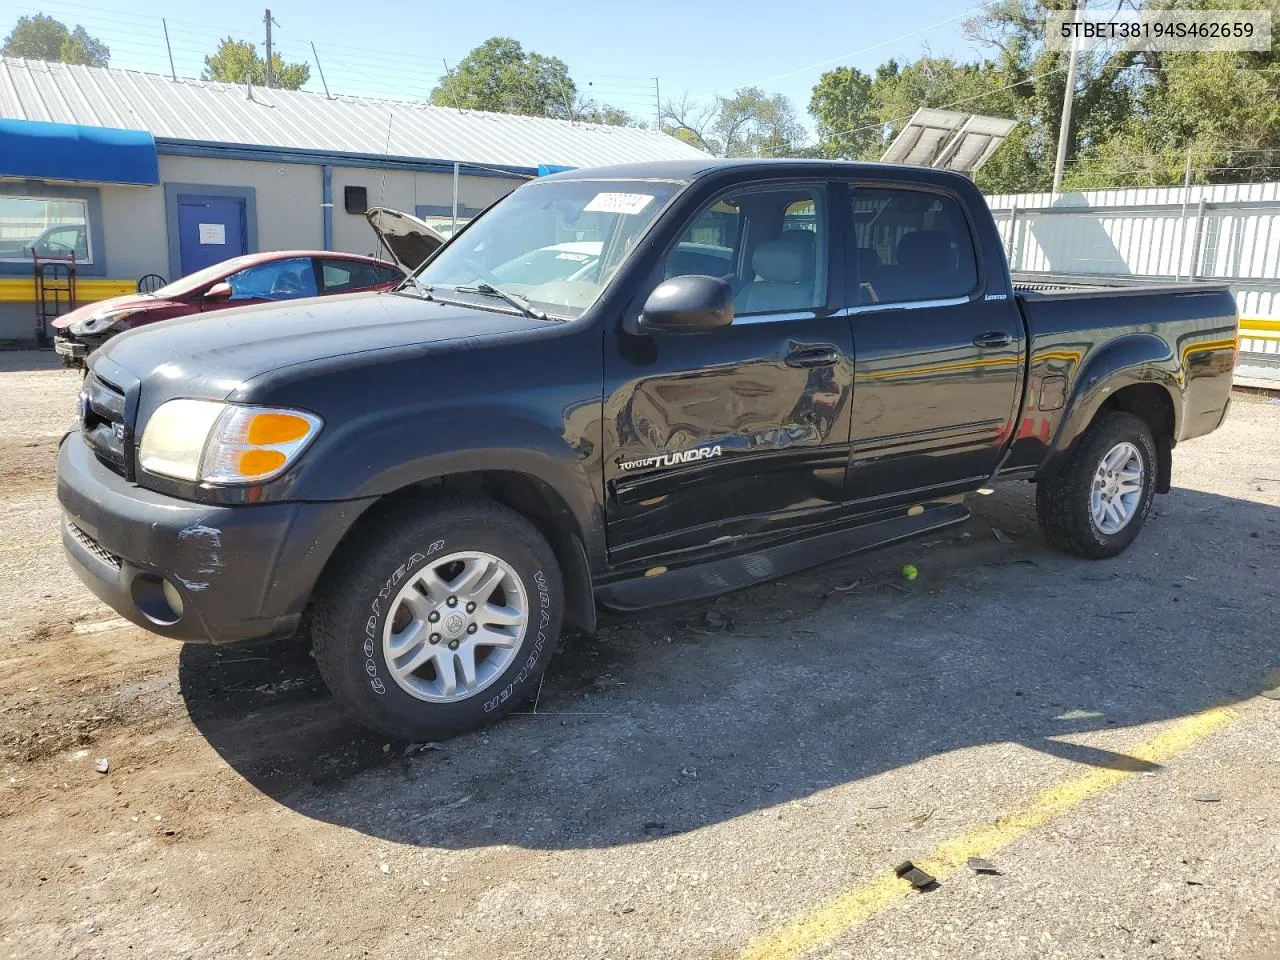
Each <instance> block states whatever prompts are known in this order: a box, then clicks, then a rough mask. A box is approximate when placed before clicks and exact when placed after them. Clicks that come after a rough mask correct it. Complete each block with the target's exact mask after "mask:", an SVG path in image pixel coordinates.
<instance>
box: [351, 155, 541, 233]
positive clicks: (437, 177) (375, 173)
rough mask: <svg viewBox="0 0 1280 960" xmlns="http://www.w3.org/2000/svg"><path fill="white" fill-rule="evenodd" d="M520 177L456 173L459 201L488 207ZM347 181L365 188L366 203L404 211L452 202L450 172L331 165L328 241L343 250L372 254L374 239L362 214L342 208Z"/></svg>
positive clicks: (479, 206) (446, 204)
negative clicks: (331, 235) (330, 215)
mask: <svg viewBox="0 0 1280 960" xmlns="http://www.w3.org/2000/svg"><path fill="white" fill-rule="evenodd" d="M523 182H524V181H523V180H514V179H509V178H506V177H469V176H466V175H463V176H461V177H459V178H458V205H459V206H460V207H478V208H484V207H487V206H488V205H489V204H490V203H492V202H493V201H494V200H497V199H498V198H499V197H502V196H505V195H506V194H508V193H510V192H511V191H512V190H514V189H515V188H516V187H518V186H519V185H520V184H521V183H523ZM346 186H355V187H364V188H365V190H366V191H368V197H369V206H370V207H392V208H394V209H396V210H403V211H404V212H405V213H413V212H414V210H415V209H416V208H417V207H418V206H420V205H426V204H439V205H444V206H449V205H452V203H453V175H452V174H449V173H413V172H411V171H408V170H385V171H383V170H374V169H369V168H358V167H334V169H333V246H334V249H335V250H343V251H346V252H347V253H367V254H376V252H377V248H378V240H377V238H376V237H375V236H374V235H373V231H372V230H371V229H369V224H368V223H367V222H366V221H365V219H364V217H363V216H362V215H360V214H352V213H347V211H346V210H345V209H344V208H343V187H346Z"/></svg>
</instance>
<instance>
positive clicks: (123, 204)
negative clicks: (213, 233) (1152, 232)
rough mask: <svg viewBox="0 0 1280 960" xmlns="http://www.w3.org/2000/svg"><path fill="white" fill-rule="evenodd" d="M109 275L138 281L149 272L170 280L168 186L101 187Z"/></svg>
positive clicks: (103, 230)
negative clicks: (167, 229)
mask: <svg viewBox="0 0 1280 960" xmlns="http://www.w3.org/2000/svg"><path fill="white" fill-rule="evenodd" d="M98 193H99V196H100V197H101V198H102V227H103V229H102V240H103V246H105V247H106V248H107V249H106V256H107V276H109V277H118V278H121V279H125V278H132V279H134V280H136V279H138V278H139V277H141V276H144V275H146V274H148V273H158V274H160V276H162V277H164V278H165V279H166V280H167V279H170V277H169V247H168V242H167V233H166V230H165V224H164V187H113V186H103V187H99V188H98Z"/></svg>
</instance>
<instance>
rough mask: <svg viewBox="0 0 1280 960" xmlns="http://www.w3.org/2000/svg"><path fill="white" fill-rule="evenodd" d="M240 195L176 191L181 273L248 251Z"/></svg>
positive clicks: (243, 209) (242, 202) (186, 273)
mask: <svg viewBox="0 0 1280 960" xmlns="http://www.w3.org/2000/svg"><path fill="white" fill-rule="evenodd" d="M245 227H246V223H245V202H244V198H243V197H215V196H203V195H197V194H188V193H180V194H178V253H179V256H180V258H181V261H182V275H183V276H184V277H185V276H187V275H188V274H190V273H194V272H195V271H197V270H203V269H204V268H205V267H209V266H212V265H213V264H215V263H221V262H222V261H223V260H229V259H231V258H232V257H238V256H240V255H241V254H244V253H248V243H247V241H246V233H247V231H246V229H245Z"/></svg>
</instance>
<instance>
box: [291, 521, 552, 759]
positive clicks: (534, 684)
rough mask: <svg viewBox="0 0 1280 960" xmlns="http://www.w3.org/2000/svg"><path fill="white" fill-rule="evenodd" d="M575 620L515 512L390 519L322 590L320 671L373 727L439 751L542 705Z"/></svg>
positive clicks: (378, 524)
mask: <svg viewBox="0 0 1280 960" xmlns="http://www.w3.org/2000/svg"><path fill="white" fill-rule="evenodd" d="M563 610H564V590H563V586H562V582H561V577H560V570H559V567H558V566H557V564H556V560H555V555H554V554H553V553H552V551H551V548H550V546H548V544H547V541H546V539H545V538H544V537H543V536H542V534H541V533H539V532H538V530H537V528H536V527H534V525H533V524H532V523H530V522H529V521H528V520H527V519H525V518H524V517H522V516H521V515H520V514H518V513H516V512H515V511H514V510H511V509H509V508H507V507H504V506H501V505H500V504H496V503H492V502H490V501H486V500H478V499H477V500H472V499H455V498H450V499H440V500H434V501H430V502H427V503H424V504H418V505H406V506H405V507H404V508H403V509H399V510H397V509H395V508H388V509H387V510H386V511H385V512H384V513H382V515H381V516H378V517H377V518H375V519H373V520H371V521H370V523H369V524H368V525H367V527H365V528H364V529H361V530H359V531H358V532H357V533H356V535H355V538H354V540H353V542H351V543H350V544H348V545H346V546H345V547H344V551H343V554H342V555H341V556H340V557H339V558H338V559H337V560H336V561H335V562H334V564H333V566H332V569H331V570H329V571H328V572H327V573H326V575H325V577H324V579H323V581H322V582H321V584H320V585H319V587H318V588H317V596H316V603H315V620H314V628H313V637H314V643H315V654H316V662H317V664H318V665H319V668H320V674H321V676H323V677H324V680H325V683H326V684H328V686H329V689H330V690H331V691H332V692H333V695H334V697H335V698H336V699H337V700H338V702H339V703H341V704H342V705H343V707H345V708H346V709H347V711H348V712H349V713H350V714H351V715H352V716H353V717H354V718H355V719H356V720H357V721H359V722H360V723H361V724H363V725H364V726H366V727H368V728H369V729H371V730H374V731H376V732H378V733H381V734H384V735H386V736H388V737H392V738H396V739H401V740H427V739H439V738H441V737H446V736H451V735H453V734H456V733H461V732H463V731H465V730H470V729H473V728H475V727H479V726H482V725H484V724H487V723H490V722H492V721H493V720H496V719H497V718H499V717H501V716H503V715H504V714H505V713H507V712H508V711H510V710H511V709H512V708H513V707H515V706H516V705H517V704H519V703H521V702H522V701H523V700H525V699H527V698H530V697H532V696H533V695H534V694H535V692H536V691H537V689H538V683H539V681H540V680H541V678H542V674H543V672H544V671H545V670H546V668H547V664H548V662H549V661H550V659H551V655H552V653H553V652H554V650H555V645H556V641H557V640H558V639H559V635H560V623H561V617H562V614H563Z"/></svg>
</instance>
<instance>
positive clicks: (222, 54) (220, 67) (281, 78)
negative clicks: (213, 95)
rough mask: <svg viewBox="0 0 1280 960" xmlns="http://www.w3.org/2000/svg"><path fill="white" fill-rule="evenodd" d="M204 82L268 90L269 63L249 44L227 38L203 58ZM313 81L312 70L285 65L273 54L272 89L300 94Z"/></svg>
mask: <svg viewBox="0 0 1280 960" xmlns="http://www.w3.org/2000/svg"><path fill="white" fill-rule="evenodd" d="M200 77H201V79H203V80H221V81H222V82H223V83H246V82H247V83H252V84H253V85H254V86H258V87H261V86H265V85H266V82H267V61H266V59H265V58H263V57H260V56H258V48H257V47H256V46H255V45H254V44H252V43H249V42H248V41H247V40H233V39H231V38H230V37H227V38H226V39H225V40H223V41H222V42H221V43H219V44H218V50H217V52H216V53H215V54H214V55H213V56H211V57H205V58H204V71H203V72H202V73H201V74H200ZM309 79H311V67H310V66H309V65H308V64H306V63H285V62H284V58H283V57H282V56H280V54H278V53H276V52H275V51H272V53H271V85H272V86H273V87H280V88H282V89H284V90H297V89H298V88H299V87H301V86H302V85H303V84H304V83H306V82H307V81H308V80H309Z"/></svg>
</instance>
